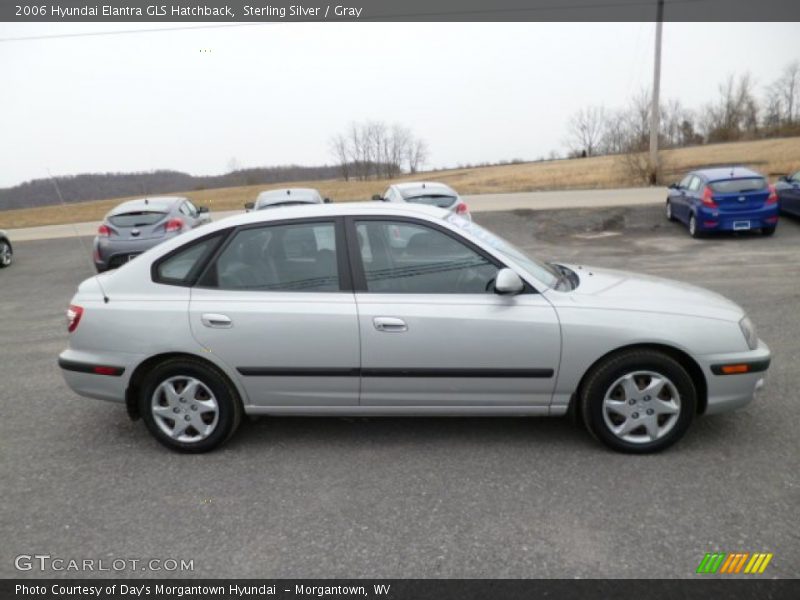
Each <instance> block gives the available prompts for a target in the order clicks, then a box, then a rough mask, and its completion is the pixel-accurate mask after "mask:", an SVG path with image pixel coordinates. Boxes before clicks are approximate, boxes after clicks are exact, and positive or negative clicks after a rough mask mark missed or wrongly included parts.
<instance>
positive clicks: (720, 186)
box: [711, 177, 767, 194]
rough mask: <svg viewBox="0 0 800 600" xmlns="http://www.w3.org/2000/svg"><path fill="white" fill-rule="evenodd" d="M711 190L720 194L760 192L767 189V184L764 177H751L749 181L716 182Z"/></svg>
mask: <svg viewBox="0 0 800 600" xmlns="http://www.w3.org/2000/svg"><path fill="white" fill-rule="evenodd" d="M711 189H712V190H714V191H715V192H719V193H720V194H741V193H743V192H760V191H763V190H765V189H767V182H766V181H765V180H764V178H763V177H749V178H747V179H727V180H725V181H715V182H713V183H712V184H711Z"/></svg>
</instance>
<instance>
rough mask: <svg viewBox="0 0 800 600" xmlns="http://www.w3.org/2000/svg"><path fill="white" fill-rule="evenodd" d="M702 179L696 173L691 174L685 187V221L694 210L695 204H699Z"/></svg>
mask: <svg viewBox="0 0 800 600" xmlns="http://www.w3.org/2000/svg"><path fill="white" fill-rule="evenodd" d="M702 188H703V180H702V179H700V178H699V177H698V176H697V175H692V179H691V181H690V182H689V186H688V188H687V189H686V213H685V214H686V219H685V220H686V221H687V222H688V220H689V215H691V214H692V213H693V212H695V210H696V208H697V205H698V204H700V196H701V194H702V192H703V190H702Z"/></svg>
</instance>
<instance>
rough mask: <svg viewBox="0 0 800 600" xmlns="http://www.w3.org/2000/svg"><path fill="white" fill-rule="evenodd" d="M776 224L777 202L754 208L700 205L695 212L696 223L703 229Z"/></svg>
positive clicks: (741, 227)
mask: <svg viewBox="0 0 800 600" xmlns="http://www.w3.org/2000/svg"><path fill="white" fill-rule="evenodd" d="M744 224H747V227H744ZM777 224H778V205H777V204H773V205H770V206H766V207H764V208H759V209H755V210H724V209H711V208H707V207H702V208H700V209H699V210H698V213H697V225H698V228H699V229H701V230H703V231H739V230H747V229H760V228H762V227H775V226H776V225H777Z"/></svg>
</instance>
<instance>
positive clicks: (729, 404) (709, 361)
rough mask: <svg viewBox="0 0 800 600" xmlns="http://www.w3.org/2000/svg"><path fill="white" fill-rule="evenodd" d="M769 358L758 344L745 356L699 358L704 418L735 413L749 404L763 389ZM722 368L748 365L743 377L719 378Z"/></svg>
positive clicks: (766, 351)
mask: <svg viewBox="0 0 800 600" xmlns="http://www.w3.org/2000/svg"><path fill="white" fill-rule="evenodd" d="M771 359H772V354H771V352H770V350H769V347H768V346H767V345H766V344H765V343H764V342H762V341H761V340H759V341H758V347H757V348H756V349H755V350H751V351H748V352H735V353H728V354H713V355H705V356H702V357H701V361H700V362H701V365H700V366H701V367H702V369H703V373H704V374H705V377H706V383H707V388H708V396H707V400H708V401H707V403H706V410H705V414H707V415H713V414H717V413H721V412H727V411H729V410H735V409H737V408H741V407H743V406H746V405H747V404H749V403H750V402H751V401H752V400H753V399H754V398H755V396H756V393H757V392H758V391H759V390H760V389H761V388H762V387H763V386H764V381H765V378H766V374H767V369H768V368H769V363H770V360H771ZM723 365H749V366H750V369H751V370H748V372H745V373H733V374H729V375H725V374H722V369H721V367H722V366H723Z"/></svg>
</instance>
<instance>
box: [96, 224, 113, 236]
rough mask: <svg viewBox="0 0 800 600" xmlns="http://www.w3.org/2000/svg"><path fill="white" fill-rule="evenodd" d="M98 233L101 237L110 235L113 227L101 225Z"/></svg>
mask: <svg viewBox="0 0 800 600" xmlns="http://www.w3.org/2000/svg"><path fill="white" fill-rule="evenodd" d="M97 235H99V236H100V237H108V236H110V235H111V228H110V227H109V226H108V225H105V224H104V225H100V227H98V228H97Z"/></svg>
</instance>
